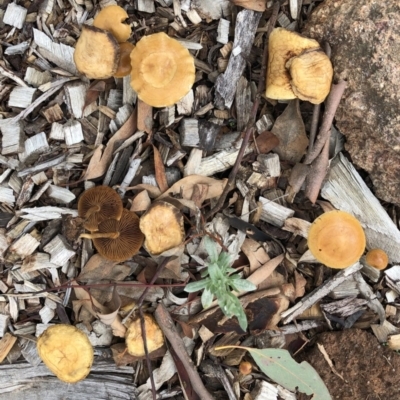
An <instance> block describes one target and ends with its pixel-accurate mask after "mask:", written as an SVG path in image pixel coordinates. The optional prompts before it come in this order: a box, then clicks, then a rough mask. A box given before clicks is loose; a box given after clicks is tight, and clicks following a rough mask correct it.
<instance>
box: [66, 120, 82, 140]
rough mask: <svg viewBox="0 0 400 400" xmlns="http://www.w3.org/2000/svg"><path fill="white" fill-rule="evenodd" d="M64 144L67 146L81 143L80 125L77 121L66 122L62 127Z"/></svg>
mask: <svg viewBox="0 0 400 400" xmlns="http://www.w3.org/2000/svg"><path fill="white" fill-rule="evenodd" d="M64 135H65V143H66V145H67V146H72V145H74V144H77V143H80V142H82V141H83V132H82V125H81V124H80V122H79V121H68V122H67V123H66V124H65V125H64Z"/></svg>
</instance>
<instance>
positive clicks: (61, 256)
mask: <svg viewBox="0 0 400 400" xmlns="http://www.w3.org/2000/svg"><path fill="white" fill-rule="evenodd" d="M43 250H44V251H45V252H46V253H49V254H50V262H51V263H52V264H56V265H59V266H60V267H62V266H64V265H65V264H66V263H67V262H68V260H69V259H70V258H71V257H73V256H74V255H75V251H73V250H72V248H71V246H70V245H69V244H68V243H67V241H66V240H65V238H64V237H63V236H61V235H57V236H56V237H55V238H54V239H53V240H51V241H50V242H49V243H47V244H46V246H44V247H43Z"/></svg>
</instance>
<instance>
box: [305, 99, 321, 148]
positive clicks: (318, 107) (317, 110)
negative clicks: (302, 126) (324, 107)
mask: <svg viewBox="0 0 400 400" xmlns="http://www.w3.org/2000/svg"><path fill="white" fill-rule="evenodd" d="M320 111H321V104H314V107H313V115H312V120H311V128H310V139H309V144H308V149H309V151H311V150H312V148H313V146H314V141H315V136H316V135H317V130H318V121H319V113H320Z"/></svg>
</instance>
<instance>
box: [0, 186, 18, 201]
mask: <svg viewBox="0 0 400 400" xmlns="http://www.w3.org/2000/svg"><path fill="white" fill-rule="evenodd" d="M0 203H6V204H9V205H10V206H14V203H15V196H14V192H13V190H12V189H10V188H7V187H4V186H0Z"/></svg>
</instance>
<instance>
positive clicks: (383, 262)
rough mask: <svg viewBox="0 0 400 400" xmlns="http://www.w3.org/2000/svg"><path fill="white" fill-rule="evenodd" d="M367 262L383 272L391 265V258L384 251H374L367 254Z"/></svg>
mask: <svg viewBox="0 0 400 400" xmlns="http://www.w3.org/2000/svg"><path fill="white" fill-rule="evenodd" d="M365 262H366V263H367V264H368V265H370V266H371V267H374V268H376V269H379V270H383V269H385V268H386V267H387V265H388V263H389V257H388V255H387V254H386V252H385V251H383V250H382V249H372V250H370V251H368V252H367V254H366V256H365Z"/></svg>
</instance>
